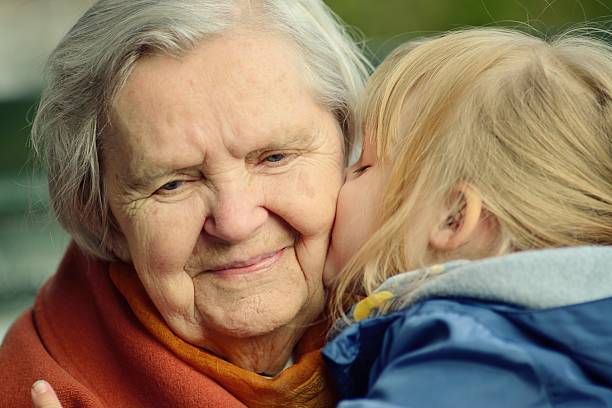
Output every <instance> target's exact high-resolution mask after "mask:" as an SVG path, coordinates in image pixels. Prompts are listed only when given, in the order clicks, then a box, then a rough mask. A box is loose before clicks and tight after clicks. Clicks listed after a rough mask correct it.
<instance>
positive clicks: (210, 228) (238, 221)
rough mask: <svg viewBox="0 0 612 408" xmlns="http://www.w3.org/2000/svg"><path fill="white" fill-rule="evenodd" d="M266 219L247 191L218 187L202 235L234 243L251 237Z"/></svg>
mask: <svg viewBox="0 0 612 408" xmlns="http://www.w3.org/2000/svg"><path fill="white" fill-rule="evenodd" d="M267 217H268V211H267V210H266V209H265V208H264V207H263V206H262V204H261V200H259V199H258V197H257V194H254V192H252V191H247V190H246V189H240V188H234V187H225V188H221V189H220V190H219V191H218V193H217V196H216V201H215V202H214V203H213V206H212V211H211V214H210V215H209V217H208V218H207V219H206V221H205V222H204V232H206V234H208V235H210V236H211V237H214V238H216V239H219V240H221V241H224V242H226V243H230V244H235V243H239V242H242V241H245V240H247V239H248V238H250V237H252V236H253V235H254V234H255V232H256V231H257V230H258V229H259V227H261V226H262V225H263V224H264V222H265V221H266V219H267Z"/></svg>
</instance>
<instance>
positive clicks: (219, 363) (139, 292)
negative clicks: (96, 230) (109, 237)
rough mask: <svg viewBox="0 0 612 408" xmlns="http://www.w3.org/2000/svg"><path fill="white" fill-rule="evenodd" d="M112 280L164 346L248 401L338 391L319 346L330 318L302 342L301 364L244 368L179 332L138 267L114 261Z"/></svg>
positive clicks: (274, 402)
mask: <svg viewBox="0 0 612 408" xmlns="http://www.w3.org/2000/svg"><path fill="white" fill-rule="evenodd" d="M110 275H111V279H112V281H113V283H114V284H115V286H116V287H117V289H119V291H120V292H121V293H122V294H123V296H124V297H125V298H126V300H127V301H128V303H129V304H130V308H131V309H132V311H133V312H134V314H135V315H136V317H137V318H138V320H140V322H141V323H142V325H143V326H145V328H146V329H147V331H148V332H149V333H151V334H152V335H153V336H154V337H155V338H156V339H157V340H159V341H160V342H161V343H162V344H163V345H164V346H166V348H168V349H169V350H171V351H172V352H173V353H174V354H176V355H177V356H179V357H180V358H181V359H182V360H183V361H185V362H186V363H188V364H189V365H191V366H192V367H194V368H195V369H197V370H198V371H199V372H201V373H202V374H204V375H206V376H207V377H209V378H212V379H214V380H215V381H216V382H217V383H219V384H220V385H221V386H223V388H225V389H226V390H228V391H230V393H231V394H232V395H234V396H235V397H236V398H238V399H239V400H240V401H242V402H244V403H245V404H246V405H247V406H249V407H255V408H258V407H262V408H263V407H329V406H333V405H334V397H333V395H332V392H331V389H330V386H329V385H328V383H327V380H326V376H325V374H324V372H323V359H322V357H321V353H320V348H321V346H322V345H323V339H324V338H325V329H326V328H327V325H326V324H319V325H318V326H315V327H313V328H312V329H311V330H310V331H308V332H307V334H306V335H305V336H304V338H303V339H302V340H301V341H300V344H299V345H298V350H297V351H298V354H299V355H298V361H297V364H295V365H293V366H291V367H289V368H287V369H285V370H283V371H282V372H281V373H280V374H279V375H277V376H276V377H274V378H266V377H263V376H261V375H259V374H256V373H254V372H252V371H248V370H244V369H242V368H240V367H238V366H236V365H234V364H231V363H229V362H227V361H225V360H223V359H221V358H219V357H217V356H215V355H214V354H211V353H209V352H207V351H206V350H203V349H201V348H198V347H196V346H194V345H192V344H190V343H187V342H186V341H184V340H182V339H181V338H180V337H178V336H176V335H175V334H174V333H173V332H172V331H171V330H170V328H169V327H168V326H167V324H166V323H165V322H164V320H163V318H162V317H161V315H160V314H159V312H158V311H157V309H156V308H155V306H154V305H153V303H152V302H151V300H150V299H149V297H148V295H147V294H146V292H145V290H144V288H143V286H142V284H141V283H140V280H139V279H138V276H137V275H136V272H135V271H134V270H133V269H132V268H131V267H129V266H128V265H125V264H118V263H117V264H113V265H111V267H110Z"/></svg>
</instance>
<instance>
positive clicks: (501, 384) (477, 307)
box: [323, 247, 612, 408]
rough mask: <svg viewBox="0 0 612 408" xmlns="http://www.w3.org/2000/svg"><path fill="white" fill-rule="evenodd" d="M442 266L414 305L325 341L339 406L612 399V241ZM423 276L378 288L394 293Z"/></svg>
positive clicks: (588, 403) (604, 402) (598, 402)
mask: <svg viewBox="0 0 612 408" xmlns="http://www.w3.org/2000/svg"><path fill="white" fill-rule="evenodd" d="M436 268H440V269H442V267H439V266H437V267H436ZM444 269H445V270H444V271H443V272H442V273H441V274H440V275H439V276H437V277H436V278H435V279H433V280H430V281H428V282H427V283H425V284H424V285H423V286H422V287H421V288H420V289H418V290H417V292H415V294H414V298H413V300H414V303H412V304H411V305H410V306H408V307H404V308H402V309H400V310H399V311H395V312H392V313H389V314H386V315H382V316H375V317H371V318H366V319H363V320H360V321H358V322H356V323H354V324H352V325H350V326H348V327H346V328H345V329H344V330H343V331H342V332H341V333H340V334H339V335H338V336H337V337H336V338H334V339H333V340H332V341H331V342H330V343H328V344H327V346H326V347H325V348H324V350H323V356H324V358H325V360H326V362H327V363H328V367H329V369H330V372H331V374H332V376H333V377H334V378H335V380H336V382H337V385H338V390H339V393H340V396H341V398H342V399H343V401H342V402H341V403H340V405H339V406H340V407H343V408H349V407H397V406H402V407H418V408H421V407H425V408H435V407H470V408H478V407H495V408H501V407H513V408H515V407H564V408H566V407H567V408H570V407H580V408H586V407H612V248H609V247H581V248H564V249H554V250H543V251H532V252H521V253H515V254H511V255H507V256H503V257H497V258H490V259H486V260H482V261H475V262H465V261H464V262H452V263H449V264H445V265H444ZM436 272H440V270H436ZM421 273H423V271H418V272H410V273H405V274H401V275H398V276H395V277H393V278H391V279H390V280H389V281H387V282H386V283H385V284H384V285H383V286H381V287H380V288H379V289H378V290H377V291H376V293H386V294H387V295H388V294H389V292H390V293H392V295H391V296H383V297H382V298H391V299H390V300H388V301H391V302H392V301H395V300H396V299H398V298H399V296H398V295H399V294H401V293H402V291H405V290H406V287H409V286H410V282H413V281H414V279H418V277H419V274H421ZM379 298H380V296H379ZM394 299H395V300H394ZM360 303H362V302H360ZM365 303H368V302H367V301H366V302H365ZM378 303H380V302H378ZM372 305H374V306H376V302H374V303H372V302H370V305H369V306H368V307H370V308H371V306H372ZM362 306H363V303H362ZM361 309H362V310H361V312H360V313H361V314H362V315H363V307H362V308H361ZM366 314H367V313H366ZM372 314H374V315H376V310H373V311H372ZM363 317H364V316H361V318H363Z"/></svg>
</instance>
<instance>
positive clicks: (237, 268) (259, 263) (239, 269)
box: [208, 248, 285, 276]
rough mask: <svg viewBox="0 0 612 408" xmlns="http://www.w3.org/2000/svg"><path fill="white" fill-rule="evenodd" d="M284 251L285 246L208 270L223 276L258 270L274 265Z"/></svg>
mask: <svg viewBox="0 0 612 408" xmlns="http://www.w3.org/2000/svg"><path fill="white" fill-rule="evenodd" d="M284 252H285V248H282V249H279V250H278V251H274V252H269V253H267V254H263V255H259V256H255V257H253V258H250V259H247V260H245V261H236V262H231V263H229V264H226V265H222V266H219V267H216V268H211V269H209V270H208V272H213V273H215V274H217V275H221V276H230V275H242V274H245V273H251V272H256V271H259V270H262V269H266V268H269V267H270V266H272V265H274V264H275V263H276V262H278V260H279V259H280V258H281V257H282V256H283V253H284Z"/></svg>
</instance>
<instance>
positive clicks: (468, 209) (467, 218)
mask: <svg viewBox="0 0 612 408" xmlns="http://www.w3.org/2000/svg"><path fill="white" fill-rule="evenodd" d="M450 194H451V196H450V197H449V202H450V203H452V204H451V207H450V208H449V207H448V206H446V205H445V206H444V207H442V210H441V212H440V214H439V216H438V217H437V218H436V219H437V220H438V222H436V223H435V224H434V226H433V227H432V229H431V231H430V233H429V245H430V246H431V247H432V248H434V249H436V250H439V251H445V252H448V251H453V250H455V249H457V248H459V247H460V246H462V245H465V244H467V243H468V242H470V241H471V240H472V239H473V238H475V234H476V233H477V231H478V229H479V228H478V227H479V223H480V219H481V213H482V198H481V196H480V193H478V191H476V190H475V189H474V188H472V187H471V186H470V185H469V184H464V183H461V184H458V185H457V186H455V187H454V188H453V189H452V190H451V192H450Z"/></svg>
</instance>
